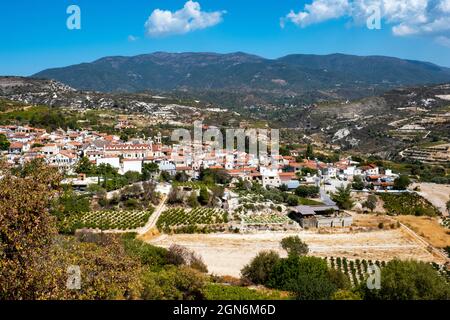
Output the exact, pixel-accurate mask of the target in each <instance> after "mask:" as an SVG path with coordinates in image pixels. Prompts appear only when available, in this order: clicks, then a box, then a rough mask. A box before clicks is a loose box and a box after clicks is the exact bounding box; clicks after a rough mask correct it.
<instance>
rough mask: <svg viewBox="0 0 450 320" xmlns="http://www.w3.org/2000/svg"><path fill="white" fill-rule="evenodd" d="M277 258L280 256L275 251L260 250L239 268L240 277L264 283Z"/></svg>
mask: <svg viewBox="0 0 450 320" xmlns="http://www.w3.org/2000/svg"><path fill="white" fill-rule="evenodd" d="M279 260H280V256H279V255H278V253H276V252H275V251H262V252H260V253H258V254H257V255H256V257H254V258H253V259H252V261H251V262H250V263H249V264H248V265H246V266H245V267H244V268H243V269H242V270H241V274H242V277H243V278H244V279H245V280H248V281H251V282H252V283H255V284H266V283H267V281H268V280H269V275H270V273H271V272H272V268H273V267H274V265H275V264H276V263H277V262H278V261H279Z"/></svg>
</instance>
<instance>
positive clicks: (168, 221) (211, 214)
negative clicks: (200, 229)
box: [156, 208, 228, 230]
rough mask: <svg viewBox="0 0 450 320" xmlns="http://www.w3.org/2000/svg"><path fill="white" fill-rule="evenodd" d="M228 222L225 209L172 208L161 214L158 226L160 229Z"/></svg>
mask: <svg viewBox="0 0 450 320" xmlns="http://www.w3.org/2000/svg"><path fill="white" fill-rule="evenodd" d="M227 222H228V213H227V212H225V211H224V210H220V209H212V208H195V209H192V210H186V209H184V208H172V209H168V210H166V211H164V212H163V213H162V214H161V216H160V217H159V219H158V222H157V223H156V226H157V227H158V229H160V230H167V229H168V228H171V227H182V226H193V225H214V224H223V223H227Z"/></svg>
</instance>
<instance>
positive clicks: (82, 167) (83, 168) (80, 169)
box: [75, 157, 95, 174]
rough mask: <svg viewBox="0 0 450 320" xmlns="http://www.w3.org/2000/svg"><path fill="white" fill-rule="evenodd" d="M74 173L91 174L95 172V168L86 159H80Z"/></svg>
mask: <svg viewBox="0 0 450 320" xmlns="http://www.w3.org/2000/svg"><path fill="white" fill-rule="evenodd" d="M75 172H76V173H84V174H92V173H94V172H95V166H94V165H93V164H92V163H91V161H89V159H88V158H87V157H83V158H81V159H80V160H79V161H78V163H77V166H76V168H75Z"/></svg>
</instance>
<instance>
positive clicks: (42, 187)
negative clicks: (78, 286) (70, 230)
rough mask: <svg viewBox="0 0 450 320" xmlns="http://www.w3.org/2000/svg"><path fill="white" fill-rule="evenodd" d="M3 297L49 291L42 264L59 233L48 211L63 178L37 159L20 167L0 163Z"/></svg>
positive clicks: (0, 293)
mask: <svg viewBox="0 0 450 320" xmlns="http://www.w3.org/2000/svg"><path fill="white" fill-rule="evenodd" d="M0 171H1V172H2V178H1V179H0V217H1V218H0V283H1V286H0V300H1V299H13V300H19V299H34V298H36V297H38V296H40V295H41V294H44V295H45V294H48V293H49V290H51V288H46V287H45V283H43V281H44V279H45V278H46V276H47V275H46V273H45V270H43V268H41V267H39V263H41V262H42V261H40V260H41V259H43V260H44V261H45V260H46V257H47V256H49V255H50V244H51V242H52V241H53V239H54V237H55V235H56V231H57V230H56V225H55V220H54V218H53V217H52V216H51V214H50V213H49V208H50V207H51V203H52V198H53V197H54V196H55V195H56V194H57V192H58V190H59V181H60V179H61V177H60V175H59V174H58V172H57V170H54V169H50V168H49V167H47V166H46V165H45V164H44V163H43V161H38V160H34V161H32V162H30V163H28V164H26V165H25V166H24V167H23V168H20V169H19V170H11V169H10V168H8V167H7V166H6V164H4V163H1V162H0Z"/></svg>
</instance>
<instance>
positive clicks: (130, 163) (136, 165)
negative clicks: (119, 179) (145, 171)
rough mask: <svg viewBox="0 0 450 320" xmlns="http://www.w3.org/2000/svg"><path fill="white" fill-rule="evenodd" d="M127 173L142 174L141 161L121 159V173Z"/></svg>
mask: <svg viewBox="0 0 450 320" xmlns="http://www.w3.org/2000/svg"><path fill="white" fill-rule="evenodd" d="M128 171H134V172H139V173H142V160H140V159H136V160H134V159H123V162H122V169H121V173H122V174H124V173H126V172H128Z"/></svg>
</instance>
